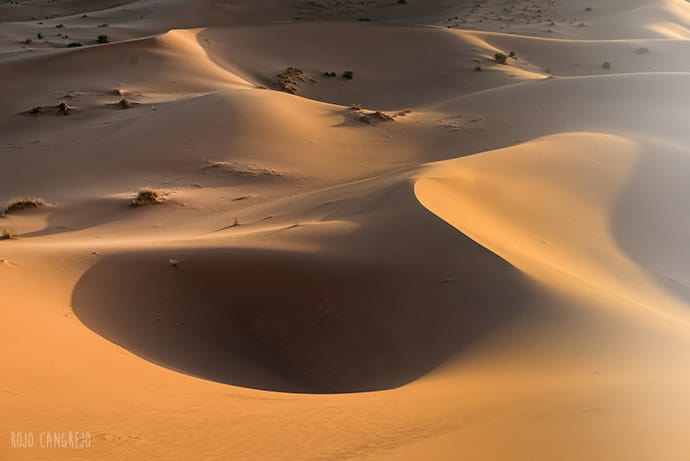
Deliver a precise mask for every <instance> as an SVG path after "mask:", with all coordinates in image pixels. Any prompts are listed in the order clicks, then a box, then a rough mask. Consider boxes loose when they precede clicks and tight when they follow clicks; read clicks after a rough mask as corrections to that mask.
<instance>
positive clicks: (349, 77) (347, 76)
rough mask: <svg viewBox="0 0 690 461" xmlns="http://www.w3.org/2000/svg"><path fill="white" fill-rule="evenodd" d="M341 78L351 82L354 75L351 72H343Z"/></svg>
mask: <svg viewBox="0 0 690 461" xmlns="http://www.w3.org/2000/svg"><path fill="white" fill-rule="evenodd" d="M343 78H346V79H348V80H352V79H353V78H355V73H354V72H352V71H351V70H346V71H345V72H343Z"/></svg>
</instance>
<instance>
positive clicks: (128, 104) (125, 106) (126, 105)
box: [117, 96, 134, 109]
mask: <svg viewBox="0 0 690 461" xmlns="http://www.w3.org/2000/svg"><path fill="white" fill-rule="evenodd" d="M117 105H118V106H119V107H120V108H121V109H129V108H131V107H132V106H133V105H134V103H133V102H132V101H130V100H129V99H127V98H125V97H124V96H123V97H122V99H120V102H118V103H117Z"/></svg>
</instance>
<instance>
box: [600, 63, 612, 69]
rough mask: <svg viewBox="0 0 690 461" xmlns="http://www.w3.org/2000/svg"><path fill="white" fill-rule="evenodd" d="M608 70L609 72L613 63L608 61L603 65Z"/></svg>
mask: <svg viewBox="0 0 690 461" xmlns="http://www.w3.org/2000/svg"><path fill="white" fill-rule="evenodd" d="M601 67H603V68H604V69H606V70H609V69H610V68H611V63H610V62H608V61H605V62H604V64H602V65H601Z"/></svg>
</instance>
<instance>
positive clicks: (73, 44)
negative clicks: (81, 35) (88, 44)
mask: <svg viewBox="0 0 690 461" xmlns="http://www.w3.org/2000/svg"><path fill="white" fill-rule="evenodd" d="M78 46H83V45H82V44H81V43H79V42H72V43H70V44H68V45H67V48H76V47H78Z"/></svg>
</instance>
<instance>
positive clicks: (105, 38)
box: [96, 35, 108, 43]
mask: <svg viewBox="0 0 690 461" xmlns="http://www.w3.org/2000/svg"><path fill="white" fill-rule="evenodd" d="M96 40H97V41H98V43H108V36H107V35H99V36H98V38H97V39H96Z"/></svg>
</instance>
